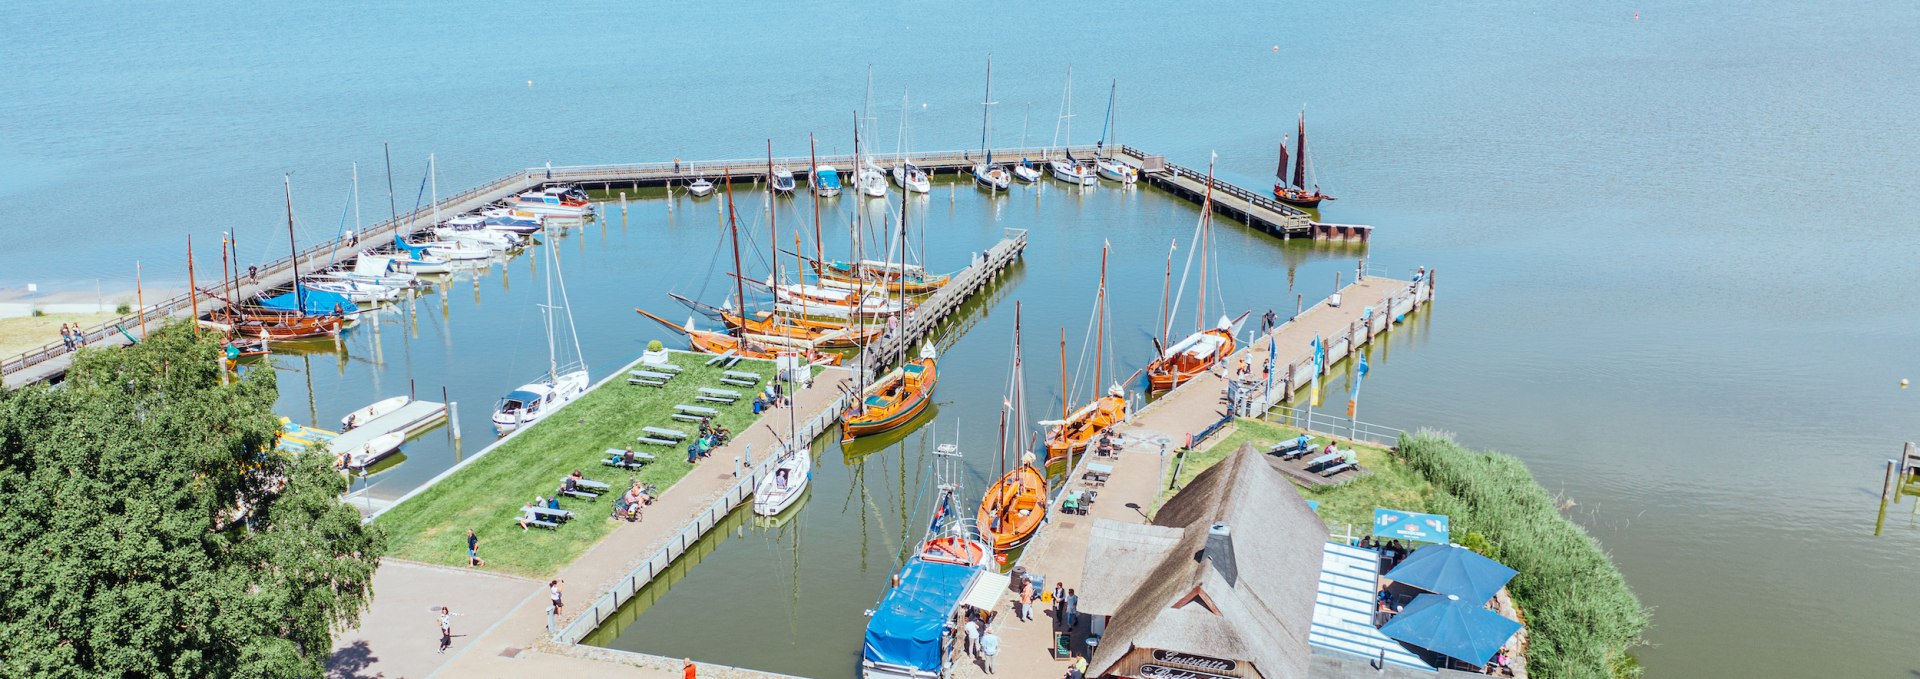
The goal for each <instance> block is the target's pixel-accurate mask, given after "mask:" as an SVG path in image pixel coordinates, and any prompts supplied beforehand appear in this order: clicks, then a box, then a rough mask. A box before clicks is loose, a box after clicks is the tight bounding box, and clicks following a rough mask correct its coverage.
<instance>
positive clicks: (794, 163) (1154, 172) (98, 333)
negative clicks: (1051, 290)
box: [0, 145, 1373, 388]
mask: <svg viewBox="0 0 1920 679" xmlns="http://www.w3.org/2000/svg"><path fill="white" fill-rule="evenodd" d="M1069 153H1071V154H1073V155H1074V156H1075V157H1077V158H1092V157H1093V156H1094V153H1095V148H1094V147H1092V146H1069V147H1062V148H1055V149H1045V148H1038V147H1028V148H1006V149H995V150H994V151H993V157H994V158H995V159H997V160H1004V161H1007V162H1019V160H1020V159H1022V158H1025V159H1030V160H1033V161H1034V162H1044V161H1046V160H1049V159H1052V158H1058V157H1064V156H1065V155H1067V154H1069ZM1113 155H1114V157H1115V158H1117V159H1119V160H1121V161H1122V162H1126V163H1129V164H1132V165H1134V166H1135V167H1137V168H1138V169H1139V170H1140V171H1141V173H1140V174H1141V177H1142V181H1143V182H1145V183H1146V184H1148V185H1151V186H1155V187H1158V188H1161V189H1164V190H1166V191H1167V192H1169V193H1171V194H1173V195H1175V196H1179V197H1181V198H1184V199H1187V200H1192V201H1194V202H1200V201H1201V200H1202V196H1203V195H1204V194H1205V193H1206V182H1207V177H1206V175H1205V174H1204V173H1201V172H1197V171H1195V170H1192V169H1190V168H1186V167H1183V166H1180V165H1176V164H1173V163H1169V162H1167V161H1166V159H1165V157H1164V156H1160V155H1154V154H1149V153H1146V152H1144V151H1141V150H1140V149H1136V148H1134V147H1131V146H1125V145H1122V146H1119V147H1118V148H1116V149H1113ZM980 158H981V155H980V153H979V152H978V151H971V150H970V151H927V152H919V153H913V154H911V155H909V156H897V155H894V154H877V155H874V156H872V157H871V158H870V160H872V161H873V162H875V163H878V164H880V165H882V166H888V167H890V166H892V165H893V164H895V163H897V162H899V161H901V160H902V159H910V160H911V161H912V162H913V163H914V164H915V165H917V166H919V167H920V168H922V169H924V170H926V171H927V172H928V173H930V174H943V173H944V174H957V173H964V172H967V171H968V170H970V169H971V168H972V167H973V165H974V164H975V163H978V162H979V160H980ZM817 159H818V161H819V162H820V163H821V164H823V165H834V166H836V167H838V168H842V169H843V170H844V171H847V172H849V173H851V172H853V171H855V168H854V167H853V157H852V156H851V155H826V156H819V157H818V158H817ZM767 162H768V161H767V159H766V158H742V159H732V160H702V161H677V160H676V161H671V162H657V163H639V164H628V165H580V166H566V167H536V168H527V169H525V170H520V171H516V172H513V173H510V174H507V175H505V176H502V177H499V178H497V179H494V180H493V181H490V182H487V183H484V184H481V185H480V186H477V187H474V188H471V189H468V190H466V191H462V192H460V193H457V194H454V195H451V196H447V197H446V198H443V199H441V200H440V202H439V203H438V204H437V205H429V206H423V207H420V208H418V209H415V210H414V211H412V212H409V213H407V214H404V215H401V216H400V217H398V218H396V219H388V220H385V221H381V222H378V223H375V224H373V225H371V226H368V227H365V229H364V230H363V231H361V232H360V233H359V234H358V239H357V240H356V241H354V242H351V243H343V242H338V241H328V242H326V243H321V244H318V245H315V246H313V247H310V248H307V249H306V250H303V251H301V252H300V253H299V254H298V261H299V264H300V267H299V270H301V271H305V272H309V273H312V272H315V271H319V270H322V269H325V268H328V267H330V266H333V265H336V264H344V263H348V262H352V261H353V259H354V257H355V256H357V255H359V254H360V253H363V252H381V251H386V250H391V249H392V248H393V237H394V236H395V235H403V236H406V235H412V234H415V233H418V232H421V231H426V230H430V229H431V228H432V227H433V226H434V223H433V218H434V215H435V214H436V211H437V213H438V214H440V215H441V216H443V217H451V216H455V215H459V214H462V213H465V212H468V211H471V210H475V209H478V208H482V207H486V206H488V205H491V204H493V203H495V202H497V201H500V200H503V199H507V198H511V197H512V196H514V195H515V194H518V193H521V192H524V191H529V190H533V189H538V188H541V187H543V186H548V185H554V184H574V185H579V186H581V187H584V188H589V189H602V190H610V191H617V190H620V189H622V188H633V189H638V188H640V187H659V186H666V187H674V186H680V185H684V184H687V183H689V182H692V181H693V180H694V179H697V178H703V177H704V178H707V179H710V180H718V179H722V178H723V177H725V176H727V175H728V174H731V176H732V180H733V181H735V182H740V183H746V184H755V183H758V182H760V181H761V180H762V179H763V177H762V175H763V174H764V173H765V172H766V167H767ZM773 164H774V165H779V166H784V167H786V168H788V169H789V170H791V171H793V173H794V175H795V176H796V177H799V176H808V177H809V181H810V174H811V172H812V163H810V162H809V159H808V158H806V157H787V158H775V159H773ZM1042 181H1048V180H1045V179H1043V180H1042ZM1103 184H1105V185H1111V184H1110V183H1106V182H1104V180H1103ZM1015 190H1016V191H1017V190H1018V189H1015ZM1213 205H1214V211H1215V212H1218V213H1220V214H1223V215H1226V216H1228V217H1230V218H1232V219H1235V220H1239V221H1241V222H1243V223H1245V224H1247V225H1249V226H1251V227H1253V228H1256V229H1259V230H1261V231H1264V232H1266V233H1269V234H1273V235H1275V236H1278V237H1280V238H1283V239H1290V238H1312V239H1316V240H1336V241H1350V242H1358V243H1365V242H1367V241H1368V240H1370V239H1371V238H1372V233H1373V228H1372V227H1370V226H1363V225H1354V224H1326V223H1321V222H1317V221H1314V220H1313V219H1312V216H1311V214H1310V213H1307V212H1305V211H1302V210H1299V209H1297V208H1293V207H1291V206H1288V205H1285V204H1282V203H1280V202H1279V201H1276V200H1274V199H1272V198H1271V197H1268V196H1265V195H1263V194H1261V193H1259V192H1256V191H1251V190H1248V189H1245V188H1242V187H1239V186H1236V185H1234V184H1231V183H1229V182H1226V181H1224V180H1222V179H1220V178H1218V177H1216V178H1214V180H1213ZM1023 243H1024V241H1023ZM294 262H295V258H294V257H292V256H289V257H283V258H280V259H278V260H275V261H272V262H269V263H267V264H264V265H261V266H259V270H258V273H257V274H253V275H249V276H242V277H241V286H240V289H239V290H238V291H236V293H235V295H234V298H235V299H249V298H252V297H254V296H256V295H260V294H265V293H271V292H274V291H277V290H285V289H291V287H292V285H293V272H294V267H293V263H294ZM236 266H238V264H236ZM196 303H197V305H198V307H199V310H200V312H201V313H202V314H206V313H209V312H212V311H215V310H218V309H220V308H221V307H222V306H223V305H224V304H223V303H222V302H221V301H220V300H217V299H214V298H212V297H209V296H207V295H205V294H204V293H200V294H198V299H197V300H196V299H193V298H190V297H188V295H187V294H184V293H183V294H179V295H175V296H173V297H170V298H168V299H163V300H160V301H158V302H156V303H154V304H151V305H148V306H146V307H144V308H141V309H138V310H136V312H135V313H133V314H129V315H127V316H126V317H123V318H118V319H114V320H112V321H108V322H106V323H102V324H100V325H95V326H92V327H88V328H84V329H82V333H83V335H84V336H85V337H86V340H87V344H88V345H89V346H93V345H103V344H104V345H108V346H119V345H125V344H128V343H130V342H131V341H133V340H132V338H133V336H134V335H135V334H136V333H138V332H139V331H140V327H141V326H142V322H143V321H144V322H145V323H146V324H147V325H149V326H151V325H155V324H158V323H162V322H165V321H166V320H168V319H170V318H180V317H185V316H187V315H189V314H190V312H189V310H190V309H192V308H194V306H195V305H196ZM69 359H70V356H69V355H68V351H67V349H66V347H65V346H63V345H62V344H61V343H60V342H58V341H52V342H48V343H47V344H45V345H43V346H41V347H39V348H36V349H32V350H29V351H26V352H23V353H21V354H18V355H15V356H11V357H6V358H4V359H0V376H3V381H0V384H4V385H5V386H7V387H10V388H18V387H21V386H24V385H27V384H33V383H37V382H43V381H50V380H58V379H59V378H60V377H61V376H63V375H65V374H66V370H67V365H68V363H69Z"/></svg>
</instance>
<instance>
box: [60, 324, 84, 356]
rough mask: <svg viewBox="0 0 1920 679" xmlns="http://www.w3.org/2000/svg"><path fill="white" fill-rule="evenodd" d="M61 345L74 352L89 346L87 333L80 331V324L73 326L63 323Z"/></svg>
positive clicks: (61, 325) (61, 326)
mask: <svg viewBox="0 0 1920 679" xmlns="http://www.w3.org/2000/svg"><path fill="white" fill-rule="evenodd" d="M60 344H62V345H64V346H66V348H67V351H73V350H75V349H79V348H80V347H84V346H87V333H86V332H84V331H82V330H81V329H80V325H79V324H78V323H75V324H73V325H68V324H66V323H61V324H60Z"/></svg>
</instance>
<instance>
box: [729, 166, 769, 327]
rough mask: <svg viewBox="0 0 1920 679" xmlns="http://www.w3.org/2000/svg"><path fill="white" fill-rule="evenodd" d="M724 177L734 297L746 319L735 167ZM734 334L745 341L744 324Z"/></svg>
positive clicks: (745, 293) (745, 296)
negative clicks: (734, 202)
mask: <svg viewBox="0 0 1920 679" xmlns="http://www.w3.org/2000/svg"><path fill="white" fill-rule="evenodd" d="M723 177H724V179H722V180H721V181H724V182H726V183H727V233H729V234H731V235H732V241H733V299H734V302H735V303H736V304H738V305H739V306H737V307H735V309H736V310H737V311H739V312H740V318H742V319H745V318H746V313H745V310H746V308H747V288H746V283H745V280H744V279H742V278H740V225H739V223H738V222H737V220H736V219H735V218H734V213H733V168H727V170H726V172H725V173H724V174H723ZM775 284H776V285H778V282H777V281H776V282H775ZM779 297H780V290H779V288H774V298H775V299H779ZM734 336H736V337H739V338H741V340H742V342H744V341H745V339H746V336H747V332H746V327H745V325H744V324H742V327H741V328H739V329H738V330H735V331H734Z"/></svg>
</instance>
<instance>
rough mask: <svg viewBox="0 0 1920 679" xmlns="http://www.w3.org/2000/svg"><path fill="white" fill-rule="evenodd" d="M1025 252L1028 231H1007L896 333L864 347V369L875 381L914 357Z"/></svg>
mask: <svg viewBox="0 0 1920 679" xmlns="http://www.w3.org/2000/svg"><path fill="white" fill-rule="evenodd" d="M1026 250H1027V230H1026V229H1007V237H1006V238H1003V239H1001V240H1000V242H999V243H995V244H994V246H993V247H992V248H989V249H988V250H987V252H986V254H985V255H984V256H980V257H975V258H974V261H973V263H972V264H971V265H968V266H967V268H965V269H961V270H960V273H957V274H954V276H953V279H952V280H949V281H948V282H947V284H946V285H943V286H940V289H939V290H938V291H936V292H934V293H933V295H932V296H930V297H928V298H926V299H925V300H922V301H921V302H920V305H919V306H917V307H914V309H913V311H912V312H910V313H908V314H907V322H906V323H905V324H903V325H902V327H901V328H900V329H898V330H889V331H887V332H886V333H883V334H882V335H881V336H880V338H879V339H878V340H877V341H875V342H873V343H872V344H869V345H867V348H866V349H864V351H865V352H866V353H867V362H866V366H867V369H868V370H869V371H870V372H871V374H872V377H873V378H874V379H879V377H880V375H881V374H882V373H885V372H886V371H887V369H888V368H889V367H891V366H893V365H897V364H899V363H901V362H902V361H905V360H906V359H907V357H908V356H911V355H913V352H915V351H916V349H915V347H917V346H919V342H920V340H922V339H926V338H927V337H928V336H929V335H931V334H932V333H933V329H934V328H936V327H939V325H940V322H941V321H945V320H946V319H947V317H949V316H952V315H953V312H955V311H958V310H959V309H960V306H961V305H962V304H965V303H966V302H967V300H968V299H971V298H972V297H973V295H974V293H977V292H979V291H980V289H981V288H982V287H985V286H986V285H987V283H989V282H992V281H993V279H994V277H996V276H999V275H1000V272H1002V271H1005V270H1006V269H1007V267H1009V266H1012V265H1013V263H1014V262H1015V261H1017V260H1019V259H1020V255H1021V253H1023V252H1026Z"/></svg>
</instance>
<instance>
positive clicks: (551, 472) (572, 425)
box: [376, 353, 774, 577]
mask: <svg viewBox="0 0 1920 679" xmlns="http://www.w3.org/2000/svg"><path fill="white" fill-rule="evenodd" d="M707 358H708V357H706V356H699V355H695V354H684V353H675V354H673V358H672V361H673V362H674V364H676V365H679V366H680V367H681V368H683V369H684V370H683V372H682V373H681V374H680V376H679V377H676V378H674V379H673V380H671V381H669V382H667V386H665V387H658V388H656V387H646V386H638V385H630V384H627V382H626V380H625V378H624V375H625V374H626V371H627V370H629V369H632V368H631V366H630V367H628V368H623V369H622V370H621V371H620V374H621V375H622V377H618V378H615V379H614V380H613V381H612V382H609V383H607V384H606V385H605V386H602V387H601V388H599V389H595V390H593V391H590V392H588V393H587V395H586V396H583V397H581V398H580V400H578V401H575V402H574V403H572V404H570V405H568V406H567V407H566V408H564V409H562V410H560V411H558V412H556V413H554V414H553V415H551V416H549V417H548V418H547V419H545V420H541V421H540V422H538V423H536V424H534V425H533V426H532V427H531V428H530V429H528V430H527V431H526V432H524V433H521V434H520V435H519V436H516V437H514V439H513V440H512V441H508V442H507V443H504V444H502V445H501V446H500V447H498V448H496V449H494V450H493V451H492V452H489V453H487V454H486V455H485V456H483V457H481V458H480V459H478V460H475V461H474V462H473V463H472V464H470V465H467V466H466V467H464V468H462V469H461V470H460V471H458V472H455V473H454V474H453V475H452V476H450V477H448V478H446V479H444V480H442V481H441V482H440V483H439V484H438V485H435V486H433V487H432V488H429V489H427V490H426V491H424V492H422V493H420V494H419V495H416V496H414V497H413V498H412V499H410V500H408V501H406V502H404V503H402V504H400V505H399V506H396V507H394V508H393V509H391V510H389V511H387V513H385V514H382V515H380V518H378V519H376V522H377V523H379V524H380V525H381V526H382V527H384V528H385V529H386V531H387V534H388V535H389V536H390V538H389V543H388V544H389V546H390V549H389V555H390V556H393V557H397V558H401V559H410V560H414V561H424V562H427V563H437V564H447V565H454V566H464V565H466V558H467V552H466V547H467V546H466V534H467V529H469V528H471V529H473V530H474V531H475V532H477V533H478V534H479V536H480V557H481V558H482V559H485V560H486V562H487V565H486V567H487V569H489V570H498V571H505V572H508V573H516V574H520V575H531V576H541V577H544V576H548V575H550V574H552V573H554V572H556V571H558V570H559V568H560V567H561V566H563V565H565V564H568V563H571V562H572V561H573V560H574V559H576V558H578V557H579V556H580V555H581V554H583V553H585V552H586V551H587V549H588V548H589V547H592V546H593V545H594V543H596V542H599V541H600V538H602V537H605V536H606V535H607V533H608V532H610V531H612V530H613V526H614V523H613V521H612V520H611V519H610V518H608V515H609V513H610V512H611V511H612V507H613V500H614V498H612V497H603V498H601V499H600V500H599V501H597V502H588V501H585V500H575V499H572V498H562V499H561V500H560V505H561V507H562V508H565V509H569V510H572V511H574V512H575V514H576V517H575V518H574V520H572V521H569V522H567V523H565V524H562V525H561V526H560V528H559V529H558V530H544V529H539V528H535V529H532V530H528V531H522V530H521V529H520V527H519V526H517V525H515V524H514V517H515V516H516V515H518V513H519V507H520V506H522V505H525V504H526V503H527V502H528V501H529V500H532V499H533V497H534V496H535V495H540V496H543V497H544V496H550V495H553V494H554V491H555V490H557V489H558V488H559V486H560V482H561V479H562V478H563V477H565V476H566V475H567V474H568V473H570V472H572V471H573V470H575V469H579V470H581V472H583V473H585V474H586V476H587V478H590V479H595V480H598V481H604V482H607V483H610V484H613V486H614V487H615V489H616V490H617V491H624V489H625V488H626V486H627V485H628V484H629V483H630V482H629V479H630V478H632V475H630V474H629V472H627V471H625V470H620V469H617V468H613V467H606V466H603V465H602V464H601V460H602V459H604V457H603V452H604V451H605V450H606V449H608V448H625V447H627V446H628V445H632V446H633V447H634V450H636V451H645V452H649V453H652V454H654V455H655V456H657V457H658V458H659V459H658V461H656V462H655V463H653V464H650V465H647V467H646V468H645V470H643V471H641V472H640V473H639V474H638V476H639V478H642V479H645V480H646V481H647V482H649V483H653V484H656V485H658V486H659V487H660V489H661V490H665V489H666V488H667V487H669V486H672V485H673V484H674V483H675V482H677V481H679V480H680V479H681V477H684V476H686V475H687V473H688V472H689V471H691V470H692V466H691V465H688V464H687V462H686V448H685V447H684V446H679V447H675V448H663V447H660V446H641V445H639V444H638V443H635V442H634V439H636V438H638V437H639V436H640V435H641V428H643V427H647V426H659V427H666V428H669V429H679V430H681V431H685V432H688V433H689V434H691V433H694V432H695V431H697V430H698V428H699V425H698V424H695V423H690V422H681V421H678V420H674V419H672V417H671V415H672V414H673V412H674V409H673V407H674V406H675V405H677V404H682V403H685V404H690V405H702V406H708V407H712V408H715V409H717V410H719V411H720V416H719V417H718V418H716V421H717V423H718V424H719V425H721V426H724V427H727V428H728V429H730V430H732V431H733V432H735V433H736V434H738V433H740V432H744V431H746V430H747V428H748V427H750V426H752V425H753V423H754V421H755V420H756V419H757V418H756V416H755V415H753V403H752V399H751V398H745V399H742V400H741V401H740V402H738V403H736V404H733V405H728V406H722V405H717V404H713V403H701V402H698V401H696V400H694V397H695V396H697V395H698V393H699V391H698V390H699V388H700V387H718V388H724V389H734V390H736V391H740V392H742V393H743V394H749V395H750V394H751V393H752V392H753V388H751V387H735V386H728V385H725V384H721V383H720V372H721V370H720V369H719V368H709V367H706V366H705V365H703V364H704V363H705V362H706V360H707ZM733 370H738V371H743V372H752V373H758V374H760V375H761V376H762V378H763V380H764V379H765V378H769V377H771V376H772V375H773V373H774V365H773V363H771V362H767V361H741V362H740V364H739V365H737V366H735V367H734V368H733ZM762 384H765V382H764V381H763V382H762ZM755 452H756V454H757V455H762V456H764V455H765V451H755ZM701 464H702V465H705V466H707V467H709V468H712V469H720V468H722V467H725V468H728V469H731V466H732V464H733V462H732V460H731V459H730V458H729V459H725V460H723V459H721V458H720V456H715V457H712V458H708V459H707V460H706V461H704V462H702V463H701Z"/></svg>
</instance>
